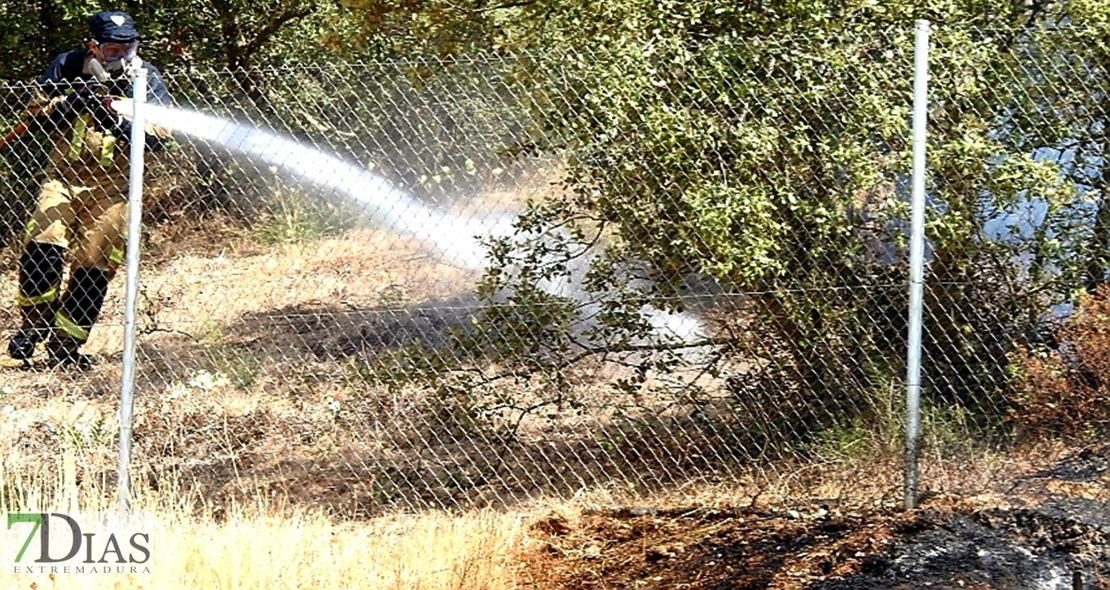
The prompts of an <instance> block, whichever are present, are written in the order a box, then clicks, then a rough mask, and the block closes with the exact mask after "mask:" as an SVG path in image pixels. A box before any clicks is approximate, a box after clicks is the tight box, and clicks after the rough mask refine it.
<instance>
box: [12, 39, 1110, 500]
mask: <svg viewBox="0 0 1110 590" xmlns="http://www.w3.org/2000/svg"><path fill="white" fill-rule="evenodd" d="M934 43H935V45H934V52H933V60H932V66H931V68H932V76H933V80H932V86H931V89H932V96H931V108H930V138H929V150H930V151H929V176H928V192H929V199H930V200H929V210H928V214H927V215H928V219H929V227H928V232H927V236H928V239H929V244H928V252H927V254H928V267H927V273H926V286H925V342H924V369H923V375H924V378H925V382H924V384H923V385H924V388H923V395H924V407H925V419H924V426H925V430H926V443H927V444H933V445H942V444H954V445H965V446H967V447H969V448H971V447H974V446H975V445H977V444H980V443H983V442H998V441H1004V440H1009V439H1010V438H1011V437H1012V436H1013V435H1014V421H1013V420H1012V418H1013V415H1014V412H1015V410H1017V411H1026V410H1029V407H1030V406H1029V404H1030V403H1031V402H1030V400H1031V399H1032V398H1031V397H1030V396H1031V395H1033V394H1032V393H1031V391H1033V390H1031V389H1030V386H1029V385H1028V384H1029V383H1030V382H1029V380H1028V379H1024V378H1023V376H1024V375H1025V374H1026V373H1025V368H1026V363H1025V360H1026V359H1027V358H1030V357H1031V356H1036V354H1034V352H1036V351H1040V353H1039V354H1048V352H1050V351H1052V350H1054V348H1053V347H1056V348H1058V347H1059V343H1058V342H1057V341H1056V339H1055V338H1054V337H1053V334H1054V332H1053V330H1052V319H1053V318H1059V317H1064V316H1065V315H1066V313H1067V311H1068V309H1069V308H1068V304H1069V303H1070V302H1071V301H1073V300H1072V299H1071V295H1072V294H1073V293H1074V292H1075V291H1076V290H1077V289H1079V288H1082V287H1084V286H1086V285H1088V284H1092V283H1097V282H1100V281H1101V280H1102V278H1103V276H1102V272H1103V269H1105V266H1106V265H1105V257H1104V253H1103V252H1104V246H1105V245H1106V243H1107V237H1108V232H1110V230H1108V229H1107V228H1108V227H1110V225H1108V224H1107V221H1106V219H1107V217H1108V216H1107V211H1105V210H1104V209H1105V206H1104V205H1103V204H1102V200H1101V199H1102V194H1103V192H1102V187H1103V179H1104V178H1105V174H1106V172H1105V171H1104V169H1105V166H1104V159H1103V152H1104V150H1105V149H1106V147H1105V146H1106V145H1107V144H1106V142H1105V140H1104V121H1105V115H1106V112H1107V111H1106V110H1105V108H1104V103H1105V101H1106V98H1105V96H1107V93H1106V92H1105V84H1106V83H1105V79H1106V76H1105V74H1106V71H1105V69H1104V65H1105V64H1107V63H1110V61H1108V60H1110V58H1107V57H1105V56H1102V55H1101V54H1099V53H1098V51H1099V50H1098V49H1097V48H1092V46H1091V45H1089V44H1085V43H1084V33H1083V32H1082V31H1073V30H1068V29H1064V30H1059V31H974V30H966V29H954V30H945V29H943V28H942V29H939V30H938V31H937V32H936V33H935V34H934ZM162 77H163V79H164V80H165V83H166V86H167V87H168V89H169V90H170V91H171V92H172V93H173V96H174V99H175V101H176V104H177V107H179V108H177V109H157V108H152V109H150V111H149V112H150V114H149V115H147V117H148V120H150V121H153V122H155V123H158V124H161V125H163V126H165V127H169V128H172V129H173V136H172V139H170V140H167V142H166V145H165V146H164V149H161V150H158V151H153V152H150V153H149V154H148V156H149V159H148V160H147V164H146V182H145V189H144V190H145V194H144V222H145V230H144V234H143V237H142V240H143V241H142V259H141V262H140V264H141V290H140V300H139V301H140V304H139V313H140V321H139V324H138V333H139V338H138V367H137V383H136V392H137V398H136V411H135V415H136V424H135V431H134V440H135V447H134V453H135V461H134V463H135V465H136V469H137V474H136V476H135V480H136V482H137V485H139V486H143V487H145V488H146V489H161V488H165V487H168V486H171V485H181V486H184V488H183V489H184V490H186V491H188V492H190V493H192V494H194V495H195V497H197V498H199V499H200V501H202V502H209V503H215V504H220V503H222V502H226V501H229V500H244V499H247V500H249V499H253V498H262V497H272V496H279V497H282V498H288V499H289V500H290V501H291V502H294V503H306V504H310V505H313V506H325V507H328V508H330V509H333V510H335V511H336V512H337V513H339V514H344V515H355V516H359V515H370V514H375V513H378V512H380V511H382V510H385V509H390V508H398V507H401V508H417V507H429V506H431V507H455V506H472V505H488V504H493V505H500V504H504V503H513V502H519V501H523V500H525V499H529V498H537V497H541V496H545V495H555V496H563V497H566V496H570V495H573V494H575V493H577V492H579V491H581V490H583V489H588V488H598V487H601V488H609V489H612V490H615V491H618V492H620V493H632V494H648V493H651V492H652V491H656V490H661V489H667V488H671V487H674V486H676V485H682V484H684V483H687V482H691V481H703V482H706V481H711V482H726V483H727V482H729V481H736V480H738V479H739V478H742V477H744V475H745V474H748V473H751V472H753V471H755V472H759V471H763V470H770V471H774V470H776V469H779V468H781V466H782V465H784V464H786V463H788V462H794V463H796V462H798V461H803V462H804V461H806V460H810V459H814V458H817V457H821V456H827V454H828V453H840V454H850V453H853V452H855V453H859V452H864V453H871V452H875V451H876V449H877V446H876V445H878V448H879V450H887V451H891V452H893V453H897V452H898V449H899V445H900V444H901V428H902V426H901V424H902V419H903V416H902V412H903V411H904V410H903V409H902V408H903V401H902V400H903V398H904V392H905V385H904V379H905V370H906V368H905V358H906V347H907V342H906V318H907V313H908V309H907V297H906V293H907V281H908V274H907V264H906V259H907V252H908V248H907V245H906V239H907V234H908V224H907V223H908V222H907V220H908V207H909V203H908V199H909V174H910V164H911V161H910V141H911V136H910V109H911V88H912V83H913V31H912V28H910V27H906V28H905V30H894V31H872V32H866V33H860V32H852V33H839V34H830V35H826V36H822V37H815V36H807V37H779V38H775V39H773V40H771V39H735V38H730V37H727V36H726V37H721V38H716V39H706V40H704V41H702V42H699V43H697V44H693V45H681V46H678V45H676V46H669V45H666V44H659V45H651V46H641V45H637V46H630V45H629V46H626V45H620V44H614V45H613V46H611V47H608V48H606V49H596V50H590V49H587V48H578V49H575V50H567V51H563V52H554V51H553V52H546V53H540V52H535V53H526V52H521V53H515V54H512V55H492V54H491V55H477V56H472V57H468V58H465V59H462V58H460V59H452V60H435V59H416V58H414V59H406V60H397V61H390V62H381V63H319V64H313V65H299V66H290V67H283V68H273V69H259V70H254V71H211V70H191V71H167V72H163V74H162ZM0 94H2V95H3V96H4V101H3V105H4V106H3V108H4V111H3V113H2V114H0V117H2V118H3V120H4V121H5V122H6V124H7V126H8V127H9V128H15V127H16V126H17V125H18V124H19V123H20V122H21V121H22V120H23V118H24V117H25V116H26V113H27V111H26V105H27V104H29V103H31V102H32V99H33V98H34V96H35V85H31V84H22V83H8V84H5V85H3V86H2V87H0ZM89 108H92V109H95V108H98V107H97V106H96V105H95V104H94V105H92V106H91V107H89ZM40 121H46V122H47V123H44V124H43V125H40V126H39V127H34V126H33V127H32V128H31V129H30V130H29V131H27V132H26V133H23V134H21V135H18V136H17V137H12V138H10V141H8V143H7V145H6V146H5V147H4V148H3V155H4V160H3V162H2V166H3V169H2V171H0V173H2V174H3V177H4V192H3V196H2V203H3V204H2V205H0V221H2V223H3V226H2V228H3V231H4V237H5V239H6V244H7V247H6V249H5V250H3V251H2V254H0V260H2V262H3V263H4V266H3V268H4V269H6V270H5V271H4V274H3V275H2V278H0V280H2V282H0V297H2V298H3V301H4V304H3V307H2V308H0V320H2V324H0V326H2V327H0V333H2V334H3V336H5V341H6V340H7V339H9V338H11V337H13V336H14V335H15V334H16V331H17V328H19V326H20V324H21V322H22V321H23V317H22V316H21V313H23V311H24V310H23V308H21V307H20V306H19V305H17V303H16V302H17V299H18V298H19V297H20V296H23V297H24V302H26V296H27V295H28V293H23V292H21V286H20V285H21V280H23V281H26V279H21V276H20V273H19V268H20V266H19V264H18V261H19V260H20V258H21V257H25V256H27V255H26V254H25V250H24V242H25V240H26V239H27V232H26V231H25V229H26V228H25V223H26V221H27V220H28V219H31V218H33V217H34V215H33V213H34V211H35V204H36V201H37V199H38V197H39V192H40V187H41V186H43V183H44V182H47V181H49V180H50V179H53V178H56V177H57V172H53V171H52V170H53V169H52V168H51V166H50V165H48V159H49V155H50V153H51V151H52V150H55V149H65V148H66V147H67V146H69V145H71V144H72V140H73V137H75V136H74V131H73V124H72V121H73V118H72V117H70V116H65V117H62V116H51V117H46V118H43V119H40ZM110 124H112V123H111V121H108V122H106V123H104V125H110ZM54 125H57V128H56V129H55V128H52V127H51V126H54ZM91 127H93V128H98V127H96V122H95V121H94V124H93V125H92V126H91ZM86 132H87V131H86ZM90 145H91V144H90ZM121 145H122V144H121ZM97 149H100V148H99V147H98V148H97ZM120 151H124V150H120ZM54 153H55V155H56V156H57V153H58V152H54ZM101 155H102V154H101V153H98V154H96V157H97V158H99V157H100V156H101ZM61 165H62V166H73V165H74V162H73V161H72V160H70V161H61ZM82 165H83V166H87V167H91V168H94V169H96V171H97V174H98V175H100V174H101V173H103V175H101V176H98V178H99V177H103V178H105V179H110V178H119V175H120V174H122V170H123V169H121V168H113V167H114V166H116V164H110V165H104V164H102V163H101V162H100V161H86V160H82ZM104 182H109V180H105V181H104ZM122 182H124V183H126V176H125V175H124V176H123V177H122ZM124 186H126V185H125V184H124ZM92 189H93V191H92V192H94V193H95V192H96V191H97V187H96V186H94V187H92ZM109 200H110V199H109ZM99 206H100V205H97V207H99ZM94 209H95V208H94ZM95 211H100V210H99V209H95ZM90 215H91V214H90ZM31 233H32V234H33V233H34V228H32V230H31ZM78 236H81V237H83V238H90V236H91V234H90V233H88V232H87V233H85V234H80V233H78V234H73V235H72V236H71V238H72V239H76V238H77V237H78ZM72 250H74V248H69V249H67V250H66V254H67V256H68V258H67V259H66V260H67V261H69V260H70V259H72V258H73V257H74V252H73V251H72ZM86 264H88V263H86ZM66 268H70V267H68V266H67V267H66ZM73 268H80V263H78V264H77V265H76V266H74V267H73ZM75 274H76V271H74V270H68V271H66V273H65V275H64V276H65V280H64V281H63V280H62V278H58V280H57V281H51V282H50V284H49V285H45V286H44V287H43V288H42V289H39V290H40V291H47V290H49V289H48V288H52V287H55V286H58V287H63V288H62V289H60V291H59V293H65V289H64V287H65V286H66V285H70V284H71V283H70V281H71V280H73V277H74V276H75ZM121 274H122V273H121ZM24 288H26V284H25V285H24ZM70 289H73V287H70ZM40 294H41V293H40ZM65 296H66V295H62V297H63V298H64V297H65ZM76 299H77V298H76V297H74V301H75V302H74V303H72V305H74V306H75V307H74V309H78V308H81V304H79V303H76ZM104 300H105V303H104V305H103V310H102V311H101V313H100V315H99V317H98V318H97V321H96V323H95V325H94V326H93V328H92V329H91V331H90V332H89V334H88V341H87V342H86V343H85V344H84V346H83V347H82V348H81V351H82V352H83V353H85V354H88V355H90V356H91V360H92V365H91V367H90V368H88V369H87V370H75V369H72V368H66V367H54V366H52V363H51V362H50V357H49V354H48V351H45V350H43V349H42V346H49V342H46V343H44V344H43V345H42V346H40V347H39V348H37V349H36V351H35V354H34V356H33V357H32V358H30V359H29V360H27V361H26V362H23V361H17V360H14V359H13V360H12V361H11V362H10V363H8V365H7V366H6V367H5V368H4V369H3V373H2V374H0V382H2V383H3V388H4V393H5V397H4V400H0V401H3V404H4V405H5V414H6V419H5V422H4V424H3V427H2V429H0V432H2V433H3V434H4V435H5V436H4V443H3V444H4V446H5V451H6V454H7V456H8V468H9V469H15V468H18V466H19V465H30V464H34V463H35V462H41V461H43V460H46V459H48V458H49V457H51V456H52V455H54V454H56V453H57V452H58V451H59V449H62V448H68V449H71V450H75V451H76V452H77V453H78V458H79V465H80V468H81V469H82V470H83V471H82V472H83V473H85V474H87V478H88V479H89V480H90V481H91V480H97V479H99V480H103V481H110V480H111V478H112V477H113V475H112V470H113V469H114V464H113V463H112V460H113V457H114V452H115V430H114V429H115V428H116V426H115V425H116V420H117V418H116V412H117V408H118V395H117V394H118V390H119V382H120V375H121V368H120V359H121V353H120V351H121V347H122V340H123V327H122V317H123V316H122V313H123V309H122V308H123V304H122V301H123V284H122V279H120V278H115V279H112V280H111V281H109V282H108V284H107V288H106V292H105V294H104ZM84 305H85V306H86V307H88V306H89V305H92V306H94V307H95V300H94V299H90V300H88V301H86V302H85V303H84ZM62 306H63V307H65V306H66V304H65V303H64V302H63V303H62ZM24 307H26V306H24ZM52 310H53V308H52ZM51 325H52V326H55V325H56V324H51ZM51 329H52V330H55V331H57V330H58V329H59V328H57V327H52V328H51ZM1037 347H1040V348H1037ZM1030 351H1034V352H1030ZM1023 355H1029V356H1023ZM1034 397H1035V396H1034ZM1023 404H1025V405H1024V406H1023ZM1019 422H1020V420H1019ZM860 449H864V450H862V451H861V450H860ZM923 484H924V485H925V486H928V482H927V481H924V482H923Z"/></svg>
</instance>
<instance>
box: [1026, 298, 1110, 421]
mask: <svg viewBox="0 0 1110 590" xmlns="http://www.w3.org/2000/svg"><path fill="white" fill-rule="evenodd" d="M1053 336H1054V341H1055V346H1052V347H1046V346H1041V347H1039V348H1038V347H1033V346H1024V347H1021V348H1019V350H1018V352H1017V353H1016V354H1015V355H1014V358H1015V362H1013V363H1012V365H1011V366H1012V368H1013V371H1014V385H1015V387H1014V388H1013V389H1012V393H1011V398H1012V399H1011V402H1012V403H1013V407H1012V408H1011V410H1010V412H1009V416H1008V418H1009V420H1010V421H1012V422H1013V423H1014V424H1015V426H1016V427H1017V431H1018V434H1019V436H1020V437H1022V438H1026V439H1043V438H1052V437H1057V436H1063V437H1072V436H1091V435H1094V434H1099V433H1104V432H1106V431H1107V427H1108V426H1110V286H1107V285H1102V286H1100V287H1099V288H1098V290H1097V291H1096V292H1095V293H1094V294H1092V295H1086V296H1084V297H1082V298H1081V300H1080V302H1079V305H1078V306H1077V307H1076V311H1075V313H1074V314H1073V315H1072V316H1071V317H1069V318H1067V319H1066V320H1064V321H1062V322H1060V323H1059V325H1058V326H1056V327H1055V329H1054V330H1053Z"/></svg>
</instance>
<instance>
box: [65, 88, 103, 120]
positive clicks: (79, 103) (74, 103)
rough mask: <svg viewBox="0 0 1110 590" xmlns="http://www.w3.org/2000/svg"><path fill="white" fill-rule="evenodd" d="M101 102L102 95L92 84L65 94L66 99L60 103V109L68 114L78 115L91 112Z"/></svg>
mask: <svg viewBox="0 0 1110 590" xmlns="http://www.w3.org/2000/svg"><path fill="white" fill-rule="evenodd" d="M99 103H100V96H99V95H97V93H96V92H95V91H94V90H93V87H92V86H81V87H79V88H77V89H76V90H74V91H73V92H70V93H69V94H67V95H65V101H64V102H62V103H61V104H60V105H59V109H58V110H61V111H63V112H65V113H66V114H68V115H71V116H76V115H79V114H81V113H91V112H93V110H94V109H95V108H96V107H97V105H98V104H99Z"/></svg>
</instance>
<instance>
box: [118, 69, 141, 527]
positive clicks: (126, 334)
mask: <svg viewBox="0 0 1110 590" xmlns="http://www.w3.org/2000/svg"><path fill="white" fill-rule="evenodd" d="M132 88H133V89H134V92H133V95H134V100H133V102H132V103H131V104H132V118H131V179H130V180H131V186H130V196H129V197H128V203H127V286H126V291H125V295H124V298H125V304H124V323H123V380H122V383H121V386H120V404H119V511H120V512H121V513H126V512H129V511H130V509H131V425H132V421H133V419H134V415H135V408H134V404H135V321H136V319H135V318H136V315H137V312H136V307H137V300H138V294H139V238H140V232H141V231H142V211H143V152H144V148H145V147H146V132H145V130H144V129H143V106H142V105H143V103H145V102H146V93H147V70H146V68H139V69H138V70H137V71H136V72H135V77H134V78H133V79H132Z"/></svg>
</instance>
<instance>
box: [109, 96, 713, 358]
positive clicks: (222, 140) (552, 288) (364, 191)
mask: <svg viewBox="0 0 1110 590" xmlns="http://www.w3.org/2000/svg"><path fill="white" fill-rule="evenodd" d="M129 102H130V101H128V100H126V99H124V100H119V101H115V102H113V103H112V108H113V109H114V110H115V111H116V112H119V113H122V114H124V116H127V115H128V113H130V112H131V108H130V105H129ZM143 112H144V117H145V119H146V121H148V122H150V123H153V124H156V125H160V126H163V127H167V128H170V129H174V130H177V131H181V132H184V133H186V134H188V135H190V136H192V137H194V138H197V139H200V140H203V141H205V142H208V143H211V144H214V145H220V146H222V147H224V148H226V149H228V150H230V151H232V152H235V153H239V154H242V155H245V156H248V157H251V158H254V159H256V160H259V161H261V162H263V163H265V164H267V165H269V166H274V167H277V168H281V169H283V170H284V171H286V172H287V173H288V174H290V175H291V176H292V177H293V178H294V179H296V180H298V181H304V182H308V183H311V184H313V185H315V186H318V187H320V188H325V189H329V190H332V191H334V192H335V193H336V194H338V195H342V196H344V197H346V198H347V199H349V200H352V201H354V202H357V203H358V204H359V205H361V206H362V207H363V209H364V211H365V212H366V213H368V214H369V215H370V217H371V219H372V220H373V221H374V222H376V223H379V224H382V225H384V226H387V227H389V228H391V229H392V230H394V231H397V232H399V233H401V234H404V235H408V236H411V237H413V238H415V239H417V240H420V241H422V242H424V243H427V244H430V245H433V246H435V247H437V248H438V249H439V250H441V251H442V252H443V254H444V255H446V256H448V257H449V258H450V259H451V260H452V261H453V262H455V263H457V264H460V265H462V266H464V267H465V268H467V269H470V270H481V269H483V268H485V267H486V265H487V262H488V261H487V259H486V258H487V257H486V248H485V247H484V246H483V244H482V239H483V238H486V239H488V238H508V237H510V236H512V235H514V232H513V223H512V221H513V220H512V219H511V218H510V216H498V217H494V218H478V217H465V216H459V215H455V214H452V213H450V212H447V211H442V210H439V209H436V208H433V207H429V206H427V205H425V204H423V203H421V202H420V201H419V200H417V199H415V198H414V197H412V196H411V195H409V194H407V193H406V192H405V191H403V190H401V189H399V188H397V187H396V186H394V185H393V184H392V183H390V182H389V181H388V180H386V179H385V178H383V177H381V176H379V175H377V174H374V173H372V172H370V171H369V170H366V169H365V168H364V167H362V166H360V165H358V164H354V163H351V162H347V161H344V160H342V159H340V158H338V157H335V156H332V155H329V154H326V153H324V152H321V151H319V150H317V149H315V148H313V147H311V146H307V145H304V144H302V143H299V142H297V141H295V140H292V139H289V138H285V137H281V136H280V135H277V134H274V133H270V132H267V131H264V130H262V129H258V128H256V127H252V126H247V125H241V124H239V123H236V122H234V121H229V120H226V119H221V118H218V117H214V116H211V115H205V114H202V113H198V112H196V111H192V110H188V109H183V108H176V107H165V106H161V105H153V104H147V105H144V109H143ZM591 259H592V258H590V257H584V258H583V259H579V260H576V261H575V264H574V265H573V266H572V267H571V268H570V269H568V270H569V271H570V275H571V276H570V280H569V281H565V280H564V281H549V280H548V281H541V283H540V284H539V285H537V286H538V287H539V288H541V289H543V290H544V291H546V292H548V293H551V294H553V295H558V296H562V297H568V298H571V299H574V300H576V301H578V302H579V303H581V304H583V306H582V310H581V313H580V317H582V318H589V317H590V316H592V315H593V313H595V312H596V309H597V308H598V306H599V305H600V301H598V299H599V298H603V297H604V296H599V295H597V294H590V293H588V292H587V291H586V290H585V289H584V288H583V287H582V285H584V284H585V275H586V270H587V269H588V268H589V261H590V260H591ZM641 313H642V314H643V315H644V317H645V319H646V320H647V321H648V322H649V324H650V325H651V326H652V327H653V328H654V330H655V332H656V334H657V335H659V336H660V337H661V339H663V340H664V341H669V342H674V341H676V340H677V341H679V342H684V343H693V342H697V341H700V340H702V339H704V338H705V330H704V327H703V325H702V322H701V320H700V319H698V318H697V317H696V316H694V315H692V314H686V313H679V314H675V313H670V312H666V311H663V310H660V309H657V308H654V307H652V306H644V307H643V308H642V309H641Z"/></svg>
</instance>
